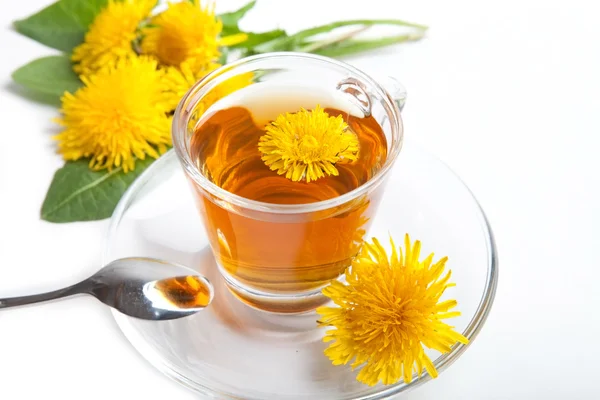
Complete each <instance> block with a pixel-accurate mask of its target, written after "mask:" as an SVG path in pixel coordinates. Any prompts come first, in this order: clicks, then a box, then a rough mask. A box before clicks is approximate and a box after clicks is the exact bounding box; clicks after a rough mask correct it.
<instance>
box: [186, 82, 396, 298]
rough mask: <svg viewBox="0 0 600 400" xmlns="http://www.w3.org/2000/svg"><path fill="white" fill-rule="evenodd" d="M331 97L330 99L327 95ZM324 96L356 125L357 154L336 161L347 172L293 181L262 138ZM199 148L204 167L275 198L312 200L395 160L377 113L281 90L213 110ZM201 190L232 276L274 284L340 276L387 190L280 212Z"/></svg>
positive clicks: (244, 191) (239, 281)
mask: <svg viewBox="0 0 600 400" xmlns="http://www.w3.org/2000/svg"><path fill="white" fill-rule="evenodd" d="M323 98H325V99H326V100H325V102H329V103H330V104H323V103H324V102H323V101H322V100H323ZM319 100H321V101H320V103H321V107H323V108H324V110H325V112H326V113H327V114H329V115H330V116H338V115H340V116H342V118H343V119H344V121H345V122H346V123H347V125H348V129H349V130H350V131H351V132H352V133H353V134H354V135H356V137H357V139H358V143H359V151H358V156H357V159H356V160H355V161H352V162H345V163H340V164H338V165H336V168H337V170H338V172H339V175H338V176H327V177H324V178H321V179H318V180H316V181H313V182H310V183H307V182H306V181H305V180H302V181H299V182H294V181H292V180H291V179H288V178H286V177H285V176H283V175H279V174H277V172H276V171H273V170H271V169H270V168H269V167H268V166H267V165H266V164H265V162H264V161H263V160H262V159H261V153H260V152H259V149H258V143H259V138H260V137H261V136H262V135H264V134H265V126H266V125H267V124H268V123H270V122H271V121H273V120H274V119H275V118H276V117H277V116H278V115H279V114H281V113H283V112H290V113H293V112H296V111H298V109H300V106H302V107H305V108H306V109H309V108H312V107H314V106H315V105H316V104H317V103H319ZM229 103H231V102H229ZM311 105H312V107H311ZM190 155H191V157H192V159H193V160H194V161H195V162H196V164H197V167H198V169H199V170H200V171H201V173H202V174H203V175H204V176H205V177H207V178H208V179H209V180H210V181H211V182H213V183H214V184H215V185H217V186H219V187H221V188H222V189H225V190H226V191H228V192H230V193H233V194H236V195H238V196H241V197H244V198H246V199H249V200H254V201H259V202H263V203H270V204H279V205H282V204H284V205H285V204H287V205H289V204H310V203H314V202H320V201H324V200H329V199H333V198H336V197H339V196H341V195H344V194H345V193H348V192H350V191H352V190H354V189H356V188H358V187H359V186H361V185H363V184H364V183H366V182H367V181H368V180H369V179H371V178H372V177H373V176H374V174H376V173H377V171H378V170H379V169H380V168H381V166H382V165H383V164H384V162H385V160H386V155H387V142H386V137H385V134H384V132H383V130H382V129H381V127H380V126H379V124H378V123H377V121H376V120H375V119H374V118H373V117H372V116H364V115H361V112H360V111H359V110H358V111H357V110H356V109H355V108H353V107H352V106H351V105H350V104H344V103H343V102H336V101H333V100H332V98H331V97H329V98H328V97H327V96H319V95H315V94H312V95H307V94H306V93H305V94H303V95H298V93H296V95H294V92H293V91H292V92H289V91H281V90H280V91H279V92H278V94H271V95H267V94H264V92H263V93H262V94H261V95H260V96H254V97H252V96H247V97H246V98H244V99H243V101H242V100H239V101H238V102H237V104H228V105H226V106H224V107H220V108H217V109H216V110H214V109H212V110H209V111H208V113H207V114H206V115H204V116H203V117H202V120H201V121H200V123H199V125H198V127H197V128H196V130H195V132H194V133H193V136H192V137H191V141H190ZM197 193H198V196H197V203H198V207H199V209H200V212H201V215H202V216H203V219H204V221H205V224H206V226H207V231H208V233H209V237H210V241H211V246H212V248H213V251H214V253H215V255H216V257H217V260H218V263H219V264H220V267H221V268H222V269H223V270H224V272H225V276H226V278H227V280H228V283H230V284H232V283H233V286H237V285H240V286H243V287H249V288H252V289H255V290H258V291H261V292H266V293H298V292H302V291H310V290H315V289H319V288H320V287H322V286H323V285H325V284H327V283H328V282H329V281H330V280H331V279H335V278H337V277H338V276H339V275H340V274H341V273H342V272H343V271H344V270H345V268H346V267H348V266H349V265H350V263H351V260H352V258H353V257H354V256H355V255H356V254H357V252H358V250H359V248H360V244H361V241H362V240H363V236H364V234H365V232H366V230H367V228H368V226H369V223H370V219H371V217H372V216H373V213H374V211H375V206H376V204H377V198H376V197H377V195H378V194H377V193H378V191H375V192H373V193H370V194H369V195H367V196H363V197H361V198H357V199H354V200H352V201H350V202H348V203H344V204H342V205H339V206H337V207H332V208H331V209H329V210H326V211H321V212H318V213H304V214H298V215H296V216H295V218H292V219H290V218H286V219H281V220H280V221H279V220H277V217H274V218H270V219H269V220H264V219H261V218H260V217H258V218H252V217H250V216H247V215H240V214H239V213H236V212H235V211H232V210H230V209H228V207H223V206H221V205H218V204H217V203H215V202H214V201H213V200H212V199H211V198H210V196H208V195H207V194H206V193H204V192H203V191H201V190H198V191H197ZM237 294H238V295H239V294H240V293H237ZM242 297H244V296H242ZM245 300H247V301H248V299H247V298H246V299H245Z"/></svg>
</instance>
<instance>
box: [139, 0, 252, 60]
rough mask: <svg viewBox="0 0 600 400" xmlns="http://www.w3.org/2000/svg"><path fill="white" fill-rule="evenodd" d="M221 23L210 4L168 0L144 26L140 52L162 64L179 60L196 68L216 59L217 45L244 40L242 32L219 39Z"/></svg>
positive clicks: (198, 0)
mask: <svg viewBox="0 0 600 400" xmlns="http://www.w3.org/2000/svg"><path fill="white" fill-rule="evenodd" d="M222 28H223V24H222V23H221V21H220V20H219V19H218V18H217V17H216V16H215V12H214V5H213V3H206V4H204V2H202V1H201V0H192V1H190V0H185V1H181V2H178V3H169V6H168V8H167V9H166V10H165V11H163V12H161V13H160V14H158V15H156V16H155V17H154V18H152V20H151V21H150V24H149V26H147V27H146V28H144V29H143V31H142V32H143V39H142V42H141V51H142V53H144V54H148V55H151V56H153V57H156V59H157V60H158V61H159V62H160V63H161V64H163V65H170V66H176V67H179V66H180V65H181V64H182V63H184V62H187V63H188V65H189V66H190V67H191V68H192V69H194V70H198V69H200V68H202V67H204V66H208V65H209V64H211V63H213V62H215V61H217V60H218V58H219V56H220V55H221V53H220V51H219V46H226V45H231V44H235V43H238V42H240V41H244V40H246V37H247V36H246V35H245V34H236V35H232V36H230V37H227V38H220V37H219V35H220V34H221V30H222Z"/></svg>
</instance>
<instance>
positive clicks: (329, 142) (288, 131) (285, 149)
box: [258, 105, 358, 182]
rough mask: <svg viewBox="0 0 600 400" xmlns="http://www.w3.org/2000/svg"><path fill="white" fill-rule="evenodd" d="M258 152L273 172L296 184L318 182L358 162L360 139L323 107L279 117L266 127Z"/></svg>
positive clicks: (339, 118) (341, 119) (342, 120)
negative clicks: (344, 164)
mask: <svg viewBox="0 0 600 400" xmlns="http://www.w3.org/2000/svg"><path fill="white" fill-rule="evenodd" d="M258 149H259V151H260V152H261V153H262V160H263V161H264V162H265V164H266V165H267V166H268V167H269V168H271V170H273V171H277V173H278V174H279V175H284V174H285V177H286V178H288V179H291V180H292V181H295V182H297V181H301V180H303V179H305V180H306V182H311V181H315V180H317V179H319V178H322V177H324V176H325V175H334V176H337V175H338V174H339V172H338V170H337V168H336V167H335V164H336V163H338V162H342V161H355V160H356V159H357V157H358V138H357V137H356V135H355V134H354V133H352V132H351V131H349V130H348V125H347V124H346V122H345V121H344V119H343V118H342V116H341V115H338V116H337V117H332V116H330V115H329V114H327V113H326V112H325V110H323V108H321V107H320V106H319V105H317V106H316V108H315V109H313V110H311V111H307V110H306V109H304V108H303V109H301V110H300V111H298V112H296V113H293V114H291V113H286V114H285V115H284V114H281V115H279V116H278V117H277V118H276V119H275V121H273V122H271V123H270V124H268V125H267V126H266V127H265V134H264V135H263V136H261V138H260V139H259V143H258Z"/></svg>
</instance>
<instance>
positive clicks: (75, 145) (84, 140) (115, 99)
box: [55, 57, 171, 172]
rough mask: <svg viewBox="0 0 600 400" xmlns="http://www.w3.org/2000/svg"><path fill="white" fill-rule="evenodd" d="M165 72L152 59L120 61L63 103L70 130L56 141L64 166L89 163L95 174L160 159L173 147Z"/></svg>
mask: <svg viewBox="0 0 600 400" xmlns="http://www.w3.org/2000/svg"><path fill="white" fill-rule="evenodd" d="M163 75H164V72H163V71H161V70H159V69H157V63H156V60H152V59H149V58H147V57H138V58H128V59H124V60H120V61H119V62H117V64H115V65H109V66H107V67H106V68H103V69H101V70H99V71H98V72H97V73H96V74H94V75H90V76H89V77H86V76H83V77H82V80H83V82H84V85H85V86H84V87H82V88H81V89H79V90H77V91H76V92H75V93H74V94H71V93H65V95H64V96H63V98H62V108H61V112H62V114H63V115H62V117H61V118H59V119H58V120H57V122H58V123H59V124H61V125H63V126H64V127H65V130H64V131H63V132H62V133H60V134H59V135H57V136H56V137H55V139H56V140H58V142H59V144H58V146H59V152H60V153H61V154H62V156H63V158H64V159H65V160H78V159H80V158H88V157H91V159H90V168H92V169H94V170H100V169H104V168H107V169H109V170H110V169H111V168H113V167H119V166H122V167H123V170H124V171H125V172H127V171H130V170H133V169H134V167H135V158H139V159H144V158H145V157H146V155H148V156H151V157H154V158H158V156H159V153H162V152H164V151H165V150H166V148H167V146H169V145H170V144H171V135H170V132H171V118H170V117H169V116H168V115H167V113H168V111H169V103H168V95H167V93H166V89H165V84H164V82H163V80H162V78H163Z"/></svg>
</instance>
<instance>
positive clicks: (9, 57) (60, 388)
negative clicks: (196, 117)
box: [0, 0, 600, 400]
mask: <svg viewBox="0 0 600 400" xmlns="http://www.w3.org/2000/svg"><path fill="white" fill-rule="evenodd" d="M47 2H48V0H27V1H25V0H21V1H16V2H15V1H11V2H10V8H8V7H6V6H8V3H9V2H8V1H7V0H3V1H2V3H3V5H4V6H5V7H4V8H3V11H2V13H0V49H1V53H0V60H1V61H0V116H1V118H0V122H1V124H2V125H1V128H0V257H1V258H0V297H2V296H10V295H19V294H28V293H31V292H35V291H37V290H45V289H52V288H57V287H60V286H63V285H66V284H69V283H72V282H74V281H75V280H77V279H79V278H82V277H85V276H87V275H88V274H91V273H92V272H93V271H94V270H95V269H97V268H98V267H99V265H98V262H99V261H98V260H99V258H100V249H101V241H102V238H103V234H104V232H105V229H106V227H107V222H106V221H101V222H93V223H75V224H66V225H56V224H50V223H46V222H43V221H41V220H40V219H39V208H40V205H41V204H42V201H43V199H44V195H45V191H46V189H47V187H48V184H49V183H50V181H51V178H52V175H53V174H54V171H55V170H56V169H57V168H58V167H60V166H61V164H62V162H61V160H60V158H59V157H58V156H57V155H55V154H54V144H53V142H52V140H51V135H52V134H53V133H56V132H57V130H56V126H55V125H54V124H53V123H52V122H51V119H52V118H53V117H55V116H56V115H57V111H56V109H55V108H53V107H51V106H47V105H42V104H39V103H34V102H32V101H30V100H27V99H26V98H24V97H21V96H19V94H18V89H17V88H16V87H15V86H14V85H13V84H11V83H10V73H11V71H13V70H14V69H16V68H17V67H19V66H21V65H22V64H24V63H26V62H28V61H30V60H32V59H34V58H36V57H40V56H43V55H49V54H52V53H53V50H51V49H48V48H45V47H43V46H41V45H39V44H37V43H35V42H33V41H31V40H29V39H27V38H25V37H21V36H19V35H18V34H16V33H15V32H13V31H12V30H11V28H10V22H11V21H12V20H14V19H18V18H23V17H25V16H27V15H29V14H31V13H33V12H35V11H37V10H38V9H40V8H42V7H43V6H45V5H47ZM241 3H243V1H226V0H218V9H219V10H228V9H232V8H234V7H237V6H239V5H240V4H241ZM595 3H596V2H594V1H592V0H590V1H588V2H583V1H573V0H571V1H566V2H565V1H561V2H557V1H548V0H545V1H544V0H540V1H533V0H529V1H523V0H504V1H498V2H492V1H477V0H472V1H469V0H456V1H443V0H441V1H431V0H419V1H410V2H408V1H391V0H369V1H350V0H344V1H342V0H336V1H324V0H302V1H293V2H292V1H289V2H288V1H282V0H279V1H277V0H258V5H257V6H256V8H255V10H253V11H252V12H251V14H249V15H248V16H247V18H246V20H245V22H244V26H245V27H247V28H250V29H256V30H266V29H272V28H275V27H278V26H279V27H283V28H286V29H289V30H290V31H295V30H297V29H300V28H305V27H309V26H311V25H313V24H316V23H322V22H328V21H332V20H336V19H342V18H366V17H373V18H377V17H379V18H402V19H406V20H410V21H415V22H420V23H424V24H427V25H429V26H430V27H431V29H430V31H429V32H428V35H427V38H426V39H425V40H423V41H421V42H418V43H414V44H409V45H401V46H396V47H391V48H388V49H386V50H384V51H377V52H374V53H369V54H364V55H363V56H361V57H355V58H352V59H350V60H349V61H350V62H352V63H353V64H354V65H356V66H357V67H359V68H362V69H364V70H365V71H366V72H369V73H386V74H393V75H395V76H396V77H398V78H399V79H400V80H401V81H402V82H403V83H404V84H405V85H406V87H407V88H408V92H409V99H408V103H407V106H406V108H405V112H404V121H405V132H406V135H407V136H408V137H410V138H411V140H414V141H417V142H419V143H421V144H422V145H423V146H424V147H426V149H428V150H429V151H430V152H432V153H434V154H436V155H437V156H439V157H440V158H441V159H443V160H444V161H445V162H447V163H448V164H449V165H450V166H451V167H452V168H453V169H454V170H455V171H456V172H457V173H458V174H459V175H460V176H461V177H462V178H463V179H464V180H465V182H466V183H467V185H469V186H470V187H471V189H472V190H473V191H474V193H475V195H476V196H477V197H478V199H479V200H480V202H481V203H482V205H483V207H484V209H485V210H486V212H487V214H488V216H489V218H490V221H491V224H492V227H493V229H494V231H495V233H496V236H497V242H498V250H499V254H500V284H499V289H498V294H497V298H496V302H495V305H494V308H493V310H492V313H491V316H490V318H489V320H488V322H487V324H486V326H485V327H484V329H483V331H482V333H481V335H480V336H479V337H478V338H477V339H476V340H475V342H474V343H473V345H472V346H471V347H470V348H469V350H468V351H467V352H466V353H465V354H464V356H462V357H461V358H460V359H459V360H458V361H457V362H456V363H455V364H454V365H453V366H452V367H451V368H450V369H449V370H447V371H446V372H444V373H443V374H442V375H441V376H440V377H439V378H438V379H437V380H435V381H433V382H430V383H427V384H426V385H424V386H422V387H420V388H418V389H416V390H415V391H413V392H410V393H409V394H407V395H406V396H405V397H404V398H406V399H410V400H422V399H440V398H444V399H538V398H539V399H566V398H569V399H592V398H598V397H597V396H598V394H597V389H595V388H596V387H597V380H598V378H597V372H598V371H599V370H598V367H597V359H598V356H600V351H599V350H598V337H599V335H600V311H599V310H598V306H600V302H599V300H600V279H599V278H600V262H599V260H600V254H599V252H600V234H599V233H598V229H599V226H600V195H599V194H598V190H597V189H598V185H599V184H600V178H599V177H598V175H599V173H600V162H599V161H598V159H599V148H598V146H599V145H600V140H599V139H598V136H599V135H600V100H599V96H600V44H599V42H600V23H599V22H598V15H600V14H599V12H598V10H597V9H593V8H594V7H593V6H594V4H595ZM51 395H56V396H60V397H61V398H63V399H79V398H84V399H101V398H114V399H126V398H140V399H141V398H147V399H166V398H176V399H192V398H194V396H193V395H192V394H191V393H188V392H187V391H186V390H184V389H183V388H182V387H179V386H177V385H176V384H175V383H173V382H171V381H169V380H168V379H167V378H165V377H163V376H162V375H161V374H160V373H159V372H157V371H155V370H154V369H153V368H152V367H151V366H150V365H149V364H147V363H146V362H145V361H144V360H143V359H142V358H141V357H140V356H139V355H138V354H137V353H136V352H135V350H133V348H131V347H130V346H129V345H128V343H127V342H126V340H125V339H124V338H123V336H122V335H121V333H120V331H119V330H118V329H117V326H116V324H115V323H114V321H113V320H112V318H111V316H110V314H109V312H108V310H107V309H105V308H104V307H103V306H101V305H100V304H99V303H97V302H96V301H95V300H93V299H91V298H89V299H88V298H76V299H72V300H68V301H64V302H58V303H52V304H48V305H44V306H38V307H30V308H21V309H15V310H6V311H2V312H0V398H2V399H35V398H46V396H51ZM315 400H316V399H315Z"/></svg>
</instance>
